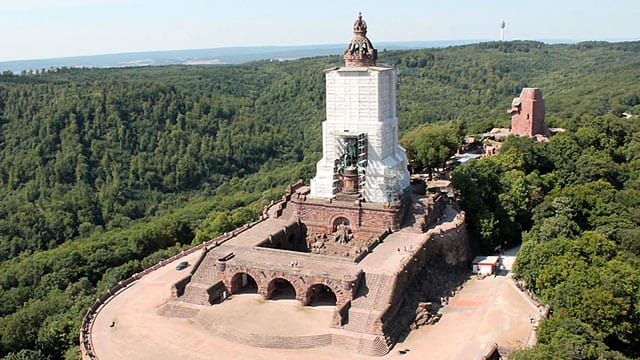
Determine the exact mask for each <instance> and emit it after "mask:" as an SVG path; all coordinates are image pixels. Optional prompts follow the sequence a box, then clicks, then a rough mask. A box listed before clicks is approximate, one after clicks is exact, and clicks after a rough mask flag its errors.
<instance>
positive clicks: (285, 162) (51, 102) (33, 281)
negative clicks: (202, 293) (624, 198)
mask: <svg viewBox="0 0 640 360" xmlns="http://www.w3.org/2000/svg"><path fill="white" fill-rule="evenodd" d="M379 55H380V60H379V62H383V63H389V64H395V65H396V66H397V67H398V68H399V70H400V80H399V93H398V98H399V116H400V124H401V129H402V130H403V131H406V130H408V129H411V128H414V127H416V126H418V125H420V124H424V123H429V122H443V121H450V120H455V121H457V122H458V125H459V126H461V127H462V128H463V129H465V130H466V131H469V132H477V131H480V130H486V129H488V128H490V127H491V126H493V125H500V126H504V125H506V124H507V123H508V120H509V119H508V115H507V113H506V109H507V108H508V107H509V105H510V103H511V100H512V98H513V97H514V96H517V95H518V94H519V92H520V90H521V88H522V87H525V86H533V87H540V88H542V90H543V94H544V96H545V102H546V105H547V118H548V123H549V124H550V125H551V126H554V125H563V124H565V123H567V122H570V123H572V124H578V125H579V124H580V122H581V121H588V119H593V118H594V117H598V116H603V115H605V114H611V115H613V116H620V115H621V114H622V112H628V113H632V114H638V113H640V89H639V86H638V84H639V83H640V42H629V43H614V44H608V43H580V44H577V45H544V44H542V43H537V42H505V43H481V44H475V45H467V46H460V47H450V48H446V49H425V50H414V51H388V52H384V51H383V52H381V53H380V54H379ZM340 63H341V61H340V59H339V58H338V57H321V58H312V59H303V60H296V61H285V62H257V63H250V64H245V65H234V66H168V67H149V68H129V69H60V70H58V71H55V72H43V73H35V74H32V75H25V76H16V75H10V74H4V75H0V261H1V263H0V316H2V317H1V318H0V357H2V356H7V358H12V359H13V358H20V357H17V356H18V355H17V354H19V356H23V358H34V359H38V358H42V359H59V358H63V357H65V356H67V357H69V358H74V356H77V354H76V353H75V351H77V348H74V346H75V342H76V339H77V336H76V335H77V329H78V328H79V323H80V318H81V316H82V315H83V313H84V311H85V310H86V308H87V307H88V305H89V304H90V303H91V301H92V300H93V299H94V298H95V297H96V294H97V293H98V292H100V291H103V290H104V289H106V288H108V287H109V286H111V285H113V284H114V283H115V282H117V281H118V280H120V279H122V278H124V277H126V276H128V275H130V274H132V273H134V272H137V271H140V270H141V269H143V268H144V267H145V266H148V265H150V264H153V263H155V262H157V261H158V259H160V258H162V257H166V256H169V255H170V254H172V253H175V252H178V251H180V250H181V249H183V248H184V247H186V246H190V245H191V244H192V243H196V242H201V241H203V240H205V239H207V238H209V237H211V236H213V235H215V234H217V233H220V232H224V231H227V230H230V229H232V228H233V227H235V226H237V225H240V224H242V223H244V222H246V221H248V220H249V219H251V218H253V217H256V216H257V214H258V213H259V211H260V210H261V207H262V205H264V204H265V203H266V202H268V201H269V200H271V199H273V198H276V197H278V196H280V195H281V193H280V192H281V191H282V189H283V187H284V185H286V184H287V183H290V182H292V181H295V179H296V178H298V177H303V178H306V179H309V178H310V177H311V176H312V175H313V172H314V168H315V166H314V165H315V161H317V159H318V158H319V156H320V150H321V122H322V120H323V119H324V73H323V70H324V69H325V68H328V67H331V66H336V65H340Z"/></svg>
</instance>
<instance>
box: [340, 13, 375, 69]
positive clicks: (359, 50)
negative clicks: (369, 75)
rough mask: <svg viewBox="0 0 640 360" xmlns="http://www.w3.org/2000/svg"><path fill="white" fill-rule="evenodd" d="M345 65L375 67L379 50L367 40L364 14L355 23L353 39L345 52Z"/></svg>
mask: <svg viewBox="0 0 640 360" xmlns="http://www.w3.org/2000/svg"><path fill="white" fill-rule="evenodd" d="M343 58H344V65H345V66H350V67H351V66H353V67H364V66H375V64H376V60H377V59H378V50H376V49H375V48H374V47H373V44H371V41H370V40H369V39H368V38H367V22H366V21H364V20H363V19H362V13H361V12H359V13H358V18H357V19H356V21H355V22H354V23H353V39H352V40H351V42H350V43H349V46H348V47H347V49H346V50H345V51H344V55H343Z"/></svg>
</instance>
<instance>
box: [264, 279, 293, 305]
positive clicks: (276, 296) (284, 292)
mask: <svg viewBox="0 0 640 360" xmlns="http://www.w3.org/2000/svg"><path fill="white" fill-rule="evenodd" d="M267 299H272V300H283V299H292V300H295V299H296V289H295V287H294V286H293V284H291V282H290V281H289V280H287V279H283V278H275V279H273V280H271V281H270V282H269V285H268V286H267Z"/></svg>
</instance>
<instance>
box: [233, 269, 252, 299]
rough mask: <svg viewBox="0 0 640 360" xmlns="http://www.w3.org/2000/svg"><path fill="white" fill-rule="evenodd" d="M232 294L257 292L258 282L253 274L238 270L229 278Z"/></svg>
mask: <svg viewBox="0 0 640 360" xmlns="http://www.w3.org/2000/svg"><path fill="white" fill-rule="evenodd" d="M231 293H232V294H257V293H258V283H257V282H256V279H254V278H253V276H251V275H249V274H248V273H246V272H239V273H237V274H235V275H233V277H232V278H231Z"/></svg>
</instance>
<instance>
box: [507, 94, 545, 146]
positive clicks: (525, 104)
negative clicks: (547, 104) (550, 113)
mask: <svg viewBox="0 0 640 360" xmlns="http://www.w3.org/2000/svg"><path fill="white" fill-rule="evenodd" d="M508 112H509V113H510V114H511V132H512V133H513V134H515V135H520V136H530V137H533V136H536V135H542V136H545V137H549V136H550V135H551V134H550V133H549V129H548V128H547V125H546V124H545V123H544V99H543V98H542V91H540V89H538V88H523V89H522V92H521V93H520V97H517V98H514V99H513V102H512V103H511V109H509V111H508Z"/></svg>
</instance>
